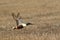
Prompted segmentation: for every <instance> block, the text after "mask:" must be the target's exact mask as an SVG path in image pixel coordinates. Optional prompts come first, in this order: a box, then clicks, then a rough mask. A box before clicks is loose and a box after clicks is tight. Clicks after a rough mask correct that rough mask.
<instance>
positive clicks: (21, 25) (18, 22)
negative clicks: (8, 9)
mask: <svg viewBox="0 0 60 40" xmlns="http://www.w3.org/2000/svg"><path fill="white" fill-rule="evenodd" d="M12 17H13V19H14V20H15V21H16V25H17V26H16V27H12V29H22V28H24V27H26V26H28V25H32V23H25V22H24V21H23V19H22V17H21V16H20V13H17V15H15V14H14V13H12Z"/></svg>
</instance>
